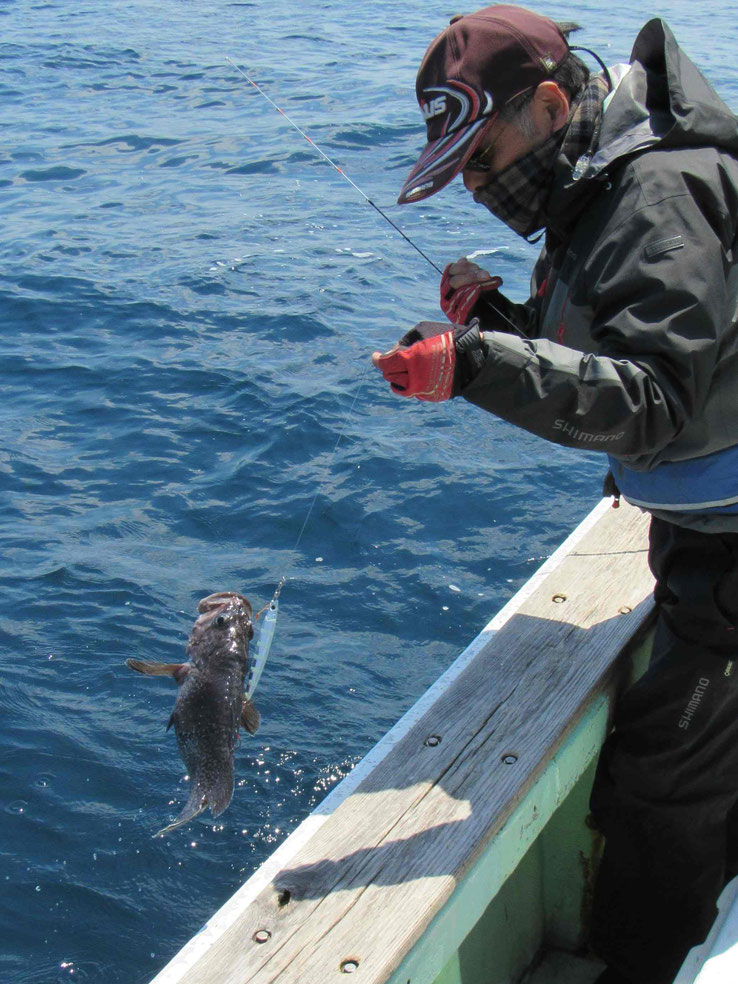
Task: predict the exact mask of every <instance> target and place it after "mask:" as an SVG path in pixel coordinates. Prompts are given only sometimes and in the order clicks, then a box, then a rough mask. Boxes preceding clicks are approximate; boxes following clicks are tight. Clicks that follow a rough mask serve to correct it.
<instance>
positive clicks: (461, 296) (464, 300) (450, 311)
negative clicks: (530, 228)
mask: <svg viewBox="0 0 738 984" xmlns="http://www.w3.org/2000/svg"><path fill="white" fill-rule="evenodd" d="M469 265H470V266H472V264H469ZM452 266H457V264H456V263H449V264H448V266H447V267H446V269H445V270H444V271H443V275H442V276H441V310H442V311H443V313H444V314H445V315H446V317H447V318H448V320H449V321H450V322H451V323H452V324H455V325H465V324H468V323H469V321H470V320H471V317H472V312H473V310H474V308H475V306H476V304H477V302H478V301H479V300H480V299H481V297H482V295H483V294H486V293H489V292H491V291H493V290H497V288H498V287H501V286H502V277H490V278H489V279H488V280H482V281H476V282H475V283H470V284H464V286H462V287H452V286H451V284H450V280H451V273H450V270H451V267H452ZM474 266H476V264H474ZM477 269H479V268H477ZM456 272H458V271H456ZM480 272H484V271H480Z"/></svg>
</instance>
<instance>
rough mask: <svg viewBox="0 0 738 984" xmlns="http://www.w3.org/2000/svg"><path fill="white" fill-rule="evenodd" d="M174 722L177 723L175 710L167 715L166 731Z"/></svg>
mask: <svg viewBox="0 0 738 984" xmlns="http://www.w3.org/2000/svg"><path fill="white" fill-rule="evenodd" d="M176 723H177V712H176V711H172V713H171V714H170V715H169V720H168V721H167V731H169V729H170V728H171V726H172V725H173V724H176Z"/></svg>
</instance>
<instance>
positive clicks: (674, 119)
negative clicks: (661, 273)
mask: <svg viewBox="0 0 738 984" xmlns="http://www.w3.org/2000/svg"><path fill="white" fill-rule="evenodd" d="M630 62H631V68H630V71H628V72H627V74H626V75H625V77H624V78H623V79H622V80H621V81H620V83H619V84H618V86H617V88H616V89H615V92H614V93H613V94H612V96H611V97H610V102H609V104H608V105H607V109H606V112H605V114H604V116H603V118H602V127H601V130H600V137H599V149H598V150H597V151H596V153H595V154H594V155H593V156H592V159H591V160H590V162H589V164H588V165H587V167H586V169H584V170H583V171H582V172H581V173H580V175H579V176H578V178H576V179H575V178H574V177H573V175H572V169H571V165H569V164H568V162H565V161H561V162H560V169H559V170H558V175H557V181H556V187H555V189H554V192H553V194H552V196H551V200H550V202H549V215H550V218H551V220H552V224H553V225H554V226H556V225H559V222H557V219H559V220H563V219H564V216H566V217H567V219H568V220H569V221H566V222H565V223H564V224H566V225H569V222H570V220H571V217H572V212H575V213H578V211H579V210H580V208H581V207H583V206H584V204H585V203H586V201H587V200H588V199H589V197H590V195H591V194H592V193H593V192H594V191H595V190H596V185H597V183H598V182H597V178H599V177H602V176H603V172H604V171H605V170H606V169H607V168H608V167H610V166H611V165H612V164H613V163H614V162H617V161H618V160H620V159H623V158H625V157H628V156H630V155H632V154H636V153H638V152H640V151H642V150H647V149H649V148H652V147H656V146H659V147H662V148H669V147H698V146H710V147H719V148H722V149H723V150H725V151H726V152H727V153H729V154H733V155H735V156H738V118H736V116H735V115H734V113H733V112H732V110H731V109H730V108H729V107H728V106H727V105H726V103H724V102H723V100H722V99H721V98H720V97H719V96H718V94H717V93H716V92H715V90H714V89H713V88H712V86H711V85H710V84H709V82H708V81H707V80H706V79H705V78H704V76H703V75H702V73H701V72H700V71H699V69H698V68H697V66H696V65H695V64H694V63H693V62H692V61H691V60H690V59H689V58H688V57H687V55H686V54H685V53H684V52H683V51H682V49H681V48H680V47H679V45H678V44H677V42H676V39H675V37H674V35H673V34H672V32H671V30H670V28H669V27H668V25H667V24H666V23H665V22H664V21H663V20H661V19H660V18H654V19H653V20H650V21H649V22H648V23H647V24H646V25H645V26H644V27H643V28H642V29H641V31H640V32H639V34H638V37H637V38H636V40H635V43H634V45H633V51H632V53H631V57H630Z"/></svg>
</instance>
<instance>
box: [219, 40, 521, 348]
mask: <svg viewBox="0 0 738 984" xmlns="http://www.w3.org/2000/svg"><path fill="white" fill-rule="evenodd" d="M226 61H227V62H228V63H229V64H230V65H232V66H233V67H234V68H235V69H236V71H237V72H238V73H239V74H240V75H242V76H243V78H245V79H246V81H247V82H248V83H249V85H252V86H253V87H254V88H255V89H256V91H257V92H258V93H259V95H260V96H263V97H264V99H266V101H267V102H268V103H269V105H270V106H271V107H272V108H273V109H276V110H277V112H278V113H279V114H280V115H281V116H283V117H284V119H285V120H287V122H288V123H289V124H290V126H292V127H294V129H295V130H297V132H298V133H299V134H300V136H301V137H303V138H304V139H305V140H307V142H308V143H309V144H310V146H311V147H312V148H313V149H314V150H316V151H317V152H318V153H319V154H320V156H321V157H322V158H323V160H324V161H326V162H327V163H328V164H330V166H331V167H332V168H333V170H334V171H336V172H337V173H338V174H340V175H341V177H342V178H343V179H344V180H345V181H348V183H349V184H350V185H351V187H352V188H354V189H355V190H356V191H358V193H359V194H360V195H361V197H362V198H363V199H364V200H365V201H366V202H368V204H369V205H371V207H372V208H373V209H374V210H375V211H376V212H378V213H379V215H381V216H382V218H383V219H384V220H385V222H388V223H389V224H390V225H391V226H392V228H393V229H394V230H395V232H399V234H400V235H401V236H402V238H403V239H404V240H405V242H406V243H409V244H410V245H411V246H412V248H413V249H414V250H416V251H417V252H418V253H420V255H421V256H422V257H423V259H424V260H425V261H426V263H429V264H430V265H431V266H432V267H433V269H434V270H435V271H436V273H439V274H441V275H443V270H441V268H440V267H439V266H437V265H436V264H435V263H434V262H433V260H432V259H431V258H430V257H429V256H428V255H427V254H426V253H424V252H423V250H422V249H421V248H420V246H418V245H417V243H414V242H413V241H412V239H411V238H410V237H409V236H408V235H407V234H406V233H404V232H403V231H402V229H401V228H400V227H399V226H398V225H397V224H396V223H395V222H393V221H392V219H391V218H390V217H389V215H387V213H386V212H385V211H384V210H383V209H381V208H380V207H379V205H377V203H376V202H373V201H372V200H371V198H370V197H369V196H368V195H367V194H366V193H365V192H364V191H362V190H361V188H360V187H359V186H358V185H357V184H356V182H355V181H352V180H351V178H350V177H349V176H348V174H346V172H345V171H344V170H343V169H342V168H340V167H339V166H338V164H336V162H335V161H332V160H331V158H330V157H329V156H328V155H327V154H326V153H325V151H323V150H321V149H320V147H319V146H318V145H317V144H316V143H315V141H314V140H313V139H312V137H309V136H308V135H307V133H305V131H304V130H303V129H302V128H301V127H299V126H298V125H297V123H295V121H294V120H293V119H290V117H289V116H288V115H287V113H285V111H284V110H283V109H282V108H281V107H279V106H278V105H277V104H276V103H275V102H274V100H273V99H271V98H270V96H269V95H267V93H266V92H265V91H264V90H263V89H262V87H261V86H260V85H259V84H258V83H257V82H255V81H254V80H253V79H252V78H251V76H250V75H247V74H246V72H244V70H243V69H242V68H240V67H239V66H238V65H237V64H236V63H235V62H234V61H233V59H232V58H229V57H228V56H227V55H226ZM481 300H482V301H483V302H484V303H485V304H487V306H488V307H489V309H490V311H492V312H493V313H494V314H496V315H497V316H498V317H500V318H502V320H503V321H505V322H507V324H508V325H509V326H510V327H511V328H512V330H513V331H514V332H515V333H516V334H517V335H520V336H521V337H522V338H525V337H526V336H525V334H524V332H522V331H521V330H520V328H518V326H517V325H516V324H515V323H514V322H513V321H511V320H510V318H508V317H507V315H506V314H503V312H502V311H500V309H499V308H498V307H495V305H494V304H493V303H492V302H491V301H490V300H489V298H488V297H482V298H481Z"/></svg>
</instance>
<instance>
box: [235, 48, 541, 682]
mask: <svg viewBox="0 0 738 984" xmlns="http://www.w3.org/2000/svg"><path fill="white" fill-rule="evenodd" d="M226 61H227V62H228V64H229V65H232V66H233V68H235V70H236V71H237V72H238V73H239V75H241V76H242V77H243V78H244V79H245V80H246V81H247V82H248V83H249V85H251V86H253V88H254V89H256V91H257V92H258V93H259V95H260V96H262V97H263V98H264V99H266V101H267V102H268V103H269V105H270V106H271V107H272V108H273V109H276V111H277V112H278V113H279V114H280V116H282V117H283V118H284V119H285V120H286V121H287V122H288V123H289V124H290V126H291V127H293V129H295V130H297V132H298V133H299V134H300V136H301V137H302V138H303V139H304V140H306V141H307V142H308V143H309V144H310V146H311V147H312V148H313V149H314V150H315V151H317V153H318V154H320V156H321V157H322V158H323V160H324V161H325V162H326V163H327V164H330V166H331V167H332V168H333V170H334V171H336V173H337V174H340V176H341V177H342V178H343V179H344V180H345V181H348V183H349V184H350V185H351V187H352V188H353V189H354V190H355V191H356V192H358V193H359V195H361V197H362V198H363V199H364V200H365V201H366V202H367V203H368V204H369V205H371V207H372V208H373V209H374V210H375V211H376V212H377V213H378V214H379V215H380V216H381V217H382V218H383V219H384V221H385V222H387V223H388V224H389V225H390V226H392V228H393V229H394V230H395V232H397V233H399V234H400V236H402V238H403V239H404V240H405V242H406V243H408V244H409V245H410V246H412V248H413V249H414V250H415V251H416V252H417V253H419V254H420V255H421V256H422V257H423V259H424V260H425V261H426V263H428V264H429V265H430V266H431V267H433V269H434V270H435V271H436V273H438V274H440V275H443V270H441V268H440V267H439V266H437V264H435V263H434V262H433V260H432V259H431V258H430V257H429V256H428V255H427V254H426V253H424V252H423V250H422V249H421V248H420V247H419V246H418V245H417V243H415V242H413V240H412V239H411V238H410V237H409V236H408V235H407V234H406V233H405V232H403V230H402V229H401V228H400V227H399V226H398V225H397V224H396V223H395V222H393V221H392V219H391V218H390V217H389V216H388V215H387V214H386V212H385V211H384V210H383V209H381V208H380V207H379V205H377V203H376V202H373V201H372V199H371V198H370V197H369V196H368V195H367V194H366V193H365V192H364V191H362V189H361V188H360V187H359V186H358V185H357V184H356V182H355V181H353V180H352V179H351V178H350V177H349V176H348V174H346V172H345V171H344V170H343V169H342V168H341V167H339V166H338V164H336V162H335V161H333V160H331V158H330V157H329V156H328V154H326V153H325V151H324V150H322V149H321V148H320V147H319V146H318V145H317V144H316V143H315V141H314V140H313V139H312V137H310V136H308V134H307V133H305V131H304V130H303V129H302V128H301V127H300V126H298V124H297V123H295V121H294V120H293V119H292V118H291V117H290V116H288V115H287V113H285V111H284V110H283V109H282V108H281V107H280V106H278V105H277V104H276V103H275V102H274V100H273V99H272V98H271V97H270V96H269V95H268V94H267V93H266V92H265V91H264V89H263V88H262V87H261V86H260V85H259V84H258V83H257V82H255V81H254V79H252V78H251V76H249V75H248V74H247V73H246V72H245V71H244V70H243V69H242V68H240V67H239V66H238V65H237V64H236V63H235V62H234V61H233V59H232V58H229V57H228V56H226ZM481 300H482V301H483V302H484V303H485V304H486V305H487V306H488V307H489V309H490V310H491V311H492V312H493V313H494V314H496V315H497V316H498V317H500V318H502V320H503V321H505V322H506V323H507V324H508V325H509V326H510V328H512V330H513V331H514V332H515V333H516V334H518V335H520V336H522V337H523V338H525V337H526V336H525V334H524V333H523V332H522V331H521V330H520V328H518V326H517V325H516V324H515V323H514V322H513V321H511V320H510V318H508V317H507V315H505V314H503V312H502V311H500V310H499V308H497V307H496V306H495V305H494V304H492V302H491V301H490V300H489V298H487V297H483V298H482V299H481ZM365 373H366V366H365V367H364V370H363V372H362V374H361V377H360V379H359V385H358V386H357V388H356V393H355V394H354V398H353V400H352V402H351V406H350V407H349V410H348V412H347V413H346V415H345V417H344V421H343V425H342V427H341V431H340V433H339V435H338V438H337V440H336V443H335V446H334V448H333V451H332V452H331V454H330V457H329V460H328V466H329V467H330V465H331V464H332V462H333V458H334V456H335V454H336V451H337V450H338V446H339V444H340V443H341V440H342V438H343V435H344V433H345V431H346V427H347V425H348V421H349V418H350V417H351V414H352V413H353V410H354V407H355V406H356V401H357V399H358V397H359V393H360V392H361V388H362V385H363V382H364V375H365ZM326 481H327V479H326ZM325 485H326V482H325V481H324V482H323V483H322V485H320V486H319V487H318V488H317V489H316V492H315V495H314V496H313V499H312V501H311V503H310V506H309V508H308V511H307V515H306V516H305V520H304V522H303V524H302V527H301V529H300V532H299V533H298V536H297V540H296V542H295V545H294V547H293V548H292V552H293V553H295V552H296V551H297V548H298V547H299V545H300V543H301V541H302V537H303V534H304V533H305V530H306V528H307V525H308V523H309V522H310V517H311V516H312V514H313V510H314V508H315V504H316V502H317V501H318V497H319V496H320V494H321V493H322V492H323V490H324V488H325ZM288 570H289V566H288V567H287V568H285V571H284V573H283V574H282V577H281V578H280V580H279V583H278V584H277V587H276V590H275V592H274V595H273V597H272V600H271V601H270V602H269V603H268V604H267V605H265V606H264V608H262V609H261V611H260V612H258V613H257V615H256V618H255V619H254V621H256V619H258V618H259V616H260V615H261V614H262V613H263V612H266V615H265V616H264V621H263V623H262V627H261V629H260V631H259V636H258V638H257V639H256V641H255V645H254V646H253V650H252V652H253V658H252V659H251V660H250V667H249V671H248V677H247V681H246V696H247V697H248V698H249V699H250V698H251V697H252V696H253V693H254V690H255V689H256V685H257V683H258V682H259V679H260V677H261V675H262V672H263V670H264V666H265V664H266V661H267V657H268V655H269V649H270V647H271V644H272V639H273V637H274V630H275V628H276V622H277V614H278V611H279V595H280V594H281V591H282V588H283V587H284V585H285V583H286V581H287V571H288Z"/></svg>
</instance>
